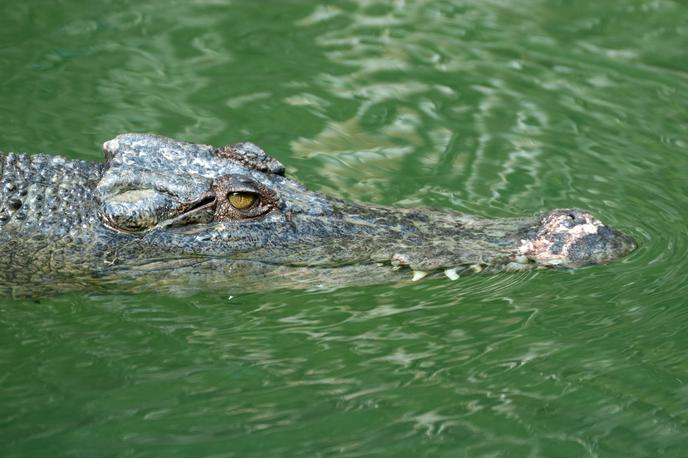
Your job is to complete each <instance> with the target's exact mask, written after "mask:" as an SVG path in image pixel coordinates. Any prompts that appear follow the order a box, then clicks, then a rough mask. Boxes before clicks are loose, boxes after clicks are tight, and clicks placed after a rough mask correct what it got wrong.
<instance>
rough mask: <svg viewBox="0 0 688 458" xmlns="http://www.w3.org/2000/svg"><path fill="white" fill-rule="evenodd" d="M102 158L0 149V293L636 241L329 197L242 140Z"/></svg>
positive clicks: (143, 138) (296, 277)
mask: <svg viewBox="0 0 688 458" xmlns="http://www.w3.org/2000/svg"><path fill="white" fill-rule="evenodd" d="M104 151H105V161H104V162H103V163H96V162H87V161H71V160H66V159H64V158H61V157H59V156H47V155H32V156H29V155H17V154H13V153H9V154H6V155H0V167H1V168H0V290H1V291H2V292H4V293H5V294H21V295H26V294H28V295H34V294H43V293H48V292H56V291H70V290H79V289H89V290H101V289H108V290H110V289H112V288H113V287H114V288H116V289H117V290H122V291H136V290H141V289H152V290H156V289H160V288H164V289H166V290H177V291H178V290H186V289H195V288H205V287H215V286H220V287H223V288H225V289H234V290H246V289H257V288H259V289H265V288H276V287H317V286H324V287H339V286H347V285H357V284H369V283H382V282H388V281H397V280H403V279H407V280H411V279H415V280H418V279H420V278H422V277H424V276H425V275H427V274H431V273H438V274H439V273H442V274H444V275H446V277H448V278H450V279H456V278H458V277H459V276H460V275H461V273H462V272H463V271H468V270H470V271H489V272H497V271H513V270H526V269H533V268H537V267H561V268H574V267H580V266H583V265H587V264H596V263H605V262H608V261H611V260H614V259H616V258H618V257H621V256H624V255H625V254H627V253H628V252H630V251H631V250H633V249H634V247H635V244H634V242H633V240H632V239H630V238H629V237H627V236H625V235H623V234H621V233H620V232H618V231H616V230H614V229H611V228H609V227H607V226H606V225H604V224H603V223H601V222H600V221H598V220H597V219H595V218H594V217H593V216H592V215H590V214H589V213H587V212H585V211H582V210H576V209H560V210H553V211H550V212H547V213H545V214H543V215H541V216H538V217H530V218H504V219H483V218H478V217H473V216H469V215H464V214H460V213H455V212H449V211H436V210H426V209H392V208H387V207H380V206H371V205H363V204H358V203H353V202H346V201H343V200H339V199H335V198H331V197H328V196H325V195H323V194H320V193H316V192H312V191H309V190H307V189H306V188H305V187H304V186H303V185H301V184H300V183H298V182H297V181H295V180H293V179H290V178H288V177H286V176H285V175H284V167H283V166H282V165H281V164H280V163H279V162H277V161H276V160H274V159H273V158H271V157H269V156H268V155H266V154H265V153H264V152H263V151H262V150H261V149H260V148H258V147H257V146H256V145H253V144H251V143H241V144H237V145H228V146H225V147H222V148H214V147H212V146H209V145H198V144H192V143H185V142H179V141H176V140H172V139H168V138H164V137H159V136H156V135H149V134H123V135H120V136H118V137H116V138H115V139H113V140H111V141H109V142H106V143H105V144H104Z"/></svg>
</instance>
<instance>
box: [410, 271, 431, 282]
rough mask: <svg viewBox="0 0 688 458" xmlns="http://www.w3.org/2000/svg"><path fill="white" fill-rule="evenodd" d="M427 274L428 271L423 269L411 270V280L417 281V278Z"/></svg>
mask: <svg viewBox="0 0 688 458" xmlns="http://www.w3.org/2000/svg"><path fill="white" fill-rule="evenodd" d="M427 274H428V273H427V272H425V271H423V270H414V271H413V278H412V279H411V281H418V280H420V279H422V278H425V276H426V275H427Z"/></svg>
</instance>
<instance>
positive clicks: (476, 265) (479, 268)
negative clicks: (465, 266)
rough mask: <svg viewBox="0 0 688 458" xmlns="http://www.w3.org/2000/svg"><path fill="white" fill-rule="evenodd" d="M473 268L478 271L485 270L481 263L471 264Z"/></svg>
mask: <svg viewBox="0 0 688 458" xmlns="http://www.w3.org/2000/svg"><path fill="white" fill-rule="evenodd" d="M471 270H472V271H473V272H476V273H478V272H481V271H482V270H483V268H482V266H481V265H480V264H473V265H472V266H471Z"/></svg>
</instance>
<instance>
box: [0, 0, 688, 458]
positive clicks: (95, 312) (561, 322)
mask: <svg viewBox="0 0 688 458" xmlns="http://www.w3.org/2000/svg"><path fill="white" fill-rule="evenodd" d="M10 3H12V2H9V3H3V4H2V5H0V15H1V17H3V18H4V20H3V21H4V22H3V24H4V27H3V28H2V30H0V43H2V46H1V47H0V69H2V75H3V79H2V82H0V100H2V101H3V110H2V111H1V112H0V119H1V120H2V121H3V126H4V128H3V137H2V140H1V141H2V145H0V147H1V148H2V149H5V150H6V149H12V150H29V151H39V150H48V151H61V152H63V153H64V154H67V155H69V156H71V157H82V158H89V159H98V158H100V157H101V152H100V150H99V144H100V143H102V141H104V140H106V139H109V138H112V137H114V136H115V135H116V134H117V133H120V132H122V131H156V132H158V133H161V134H165V135H170V136H177V137H181V138H186V139H188V140H192V141H197V142H207V143H213V144H223V143H229V142H235V141H240V140H251V141H255V142H256V143H259V144H261V145H262V146H263V147H264V148H265V149H266V150H267V151H269V152H271V153H272V154H274V155H275V156H276V157H277V158H278V159H280V161H282V162H284V163H285V164H287V167H288V171H289V172H290V173H292V174H294V175H295V176H297V177H298V178H299V179H301V180H302V181H304V182H305V183H306V184H308V185H309V187H311V188H314V189H318V190H323V191H327V192H330V193H332V194H335V195H338V196H342V197H347V198H353V199H357V200H363V201H370V202H376V203H382V204H388V205H391V204H396V205H404V206H414V205H420V206H434V207H441V208H454V209H458V210H461V211H467V212H471V213H478V214H481V215H488V216H505V215H519V214H534V213H537V212H540V211H542V210H545V209H548V208H554V207H574V206H575V207H583V208H587V209H590V210H592V211H593V212H594V213H596V214H597V215H598V216H600V217H601V218H602V219H604V220H605V221H609V222H610V224H612V225H615V226H618V227H620V228H623V229H624V230H625V231H627V232H630V233H632V234H633V235H634V237H635V238H636V239H637V241H638V242H639V249H638V250H637V251H636V252H635V253H633V254H632V255H631V256H630V257H628V258H626V259H625V260H623V261H621V262H618V263H615V264H612V265H609V266H602V267H594V268H587V269H582V270H580V271H576V272H574V273H570V272H534V273H522V274H513V275H495V276H481V275H474V276H470V277H467V278H461V279H460V280H458V281H456V282H450V281H448V280H446V279H426V280H424V281H421V282H419V283H418V284H412V285H404V286H400V285H391V286H385V287H370V288H356V289H353V288H352V289H343V290H338V291H333V292H303V291H301V292H294V291H277V292H273V293H269V294H260V295H258V294H255V295H242V296H238V297H227V296H222V295H220V294H219V293H214V292H212V291H209V292H206V293H205V294H198V295H196V296H192V297H186V298H170V297H159V296H64V297H57V298H51V299H43V300H41V301H39V302H30V301H24V302H22V301H4V302H0V328H1V330H0V406H2V409H0V443H2V444H3V446H2V447H4V450H3V449H2V448H0V450H3V456H5V455H6V456H28V455H30V456H43V455H49V454H53V455H54V454H58V455H66V456H71V455H86V456H91V455H102V454H103V450H108V451H109V454H111V455H113V456H125V455H136V456H199V455H203V456H299V455H303V456H313V455H330V454H335V453H337V454H341V455H345V456H354V455H369V454H383V455H397V454H399V455H413V456H425V455H427V456H438V455H439V456H441V455H447V456H455V455H456V454H457V452H464V453H465V454H466V455H470V456H473V455H476V456H491V455H496V454H498V453H500V452H504V451H509V453H510V454H511V455H514V456H531V455H532V456H654V455H661V454H666V455H669V456H681V454H682V453H683V450H684V448H685V445H686V441H687V438H688V424H687V423H688V418H687V417H686V406H687V405H688V390H686V388H685V379H686V377H685V374H686V372H687V370H688V367H687V366H686V362H685V357H684V355H685V348H686V345H687V344H688V341H687V340H686V337H685V332H684V330H685V327H686V323H687V322H688V312H686V310H688V308H687V307H686V306H687V305H688V304H686V300H685V297H686V295H687V293H688V289H687V286H686V285H688V274H687V273H686V272H688V265H687V264H686V259H685V256H684V254H685V253H686V250H688V246H687V245H688V244H687V242H686V237H685V220H686V209H687V208H688V205H687V203H686V195H687V194H688V187H687V185H686V181H685V177H684V175H685V171H686V170H688V159H687V158H686V155H685V154H684V152H685V149H686V145H687V144H688V122H687V121H688V119H687V117H686V106H688V105H687V104H688V99H687V95H686V94H688V67H687V66H686V61H685V59H684V58H683V57H684V53H685V51H684V49H685V46H684V42H685V35H686V28H685V26H684V24H685V23H688V22H687V20H688V18H687V17H686V14H687V13H686V12H685V11H684V9H682V8H681V7H680V5H679V4H678V3H676V2H671V1H634V2H618V3H614V4H610V3H604V2H580V1H579V2H569V3H562V2H541V1H537V0H523V1H518V2H512V1H508V2H507V1H499V0H494V1H489V2H484V1H480V2H478V1H467V2H466V1H463V2H458V1H449V0H446V1H416V2H405V1H392V2H390V1H384V2H383V1H374V0H365V1H364V0H359V1H346V2H344V1H342V2H339V1H337V2H329V3H328V4H327V5H313V4H312V2H305V1H304V2H300V1H293V2H273V3H272V4H271V5H270V6H269V7H267V6H265V5H263V4H259V3H256V4H252V3H249V2H218V1H194V2H179V3H175V2H171V3H170V2H161V1H152V2H146V3H143V4H139V3H137V4H133V3H127V2H119V3H116V4H111V3H102V2H78V3H73V4H70V5H64V4H61V5H55V6H54V7H53V6H49V5H43V6H42V7H41V8H36V7H35V5H31V4H30V3H27V4H18V3H17V4H14V5H10Z"/></svg>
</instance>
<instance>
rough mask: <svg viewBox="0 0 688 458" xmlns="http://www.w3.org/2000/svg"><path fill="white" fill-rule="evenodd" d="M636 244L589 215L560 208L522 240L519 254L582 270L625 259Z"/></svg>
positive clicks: (541, 220)
mask: <svg viewBox="0 0 688 458" xmlns="http://www.w3.org/2000/svg"><path fill="white" fill-rule="evenodd" d="M635 248H636V244H635V241H634V240H633V239H632V238H631V237H629V236H627V235H625V234H622V233H621V232H619V231H617V230H616V229H612V228H611V227H609V226H607V225H606V224H604V223H602V222H601V221H600V220H598V219H597V218H595V217H594V216H593V215H591V214H590V213H588V212H585V211H583V210H578V209H559V210H553V211H551V212H548V213H546V214H544V215H543V216H542V217H541V218H540V220H539V222H538V225H537V227H536V228H535V229H534V231H533V232H532V233H531V234H530V236H529V237H528V238H527V239H524V240H522V241H521V246H520V247H519V251H520V253H521V254H522V255H524V256H526V257H527V258H528V259H529V260H531V261H533V262H535V263H537V264H539V265H542V266H548V267H580V266H584V265H588V264H600V263H606V262H610V261H613V260H615V259H617V258H620V257H622V256H625V255H626V254H628V253H630V252H631V251H633V250H634V249H635Z"/></svg>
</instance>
